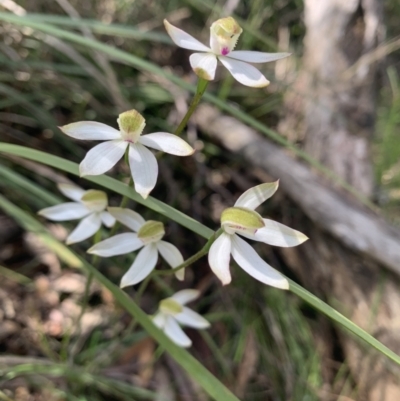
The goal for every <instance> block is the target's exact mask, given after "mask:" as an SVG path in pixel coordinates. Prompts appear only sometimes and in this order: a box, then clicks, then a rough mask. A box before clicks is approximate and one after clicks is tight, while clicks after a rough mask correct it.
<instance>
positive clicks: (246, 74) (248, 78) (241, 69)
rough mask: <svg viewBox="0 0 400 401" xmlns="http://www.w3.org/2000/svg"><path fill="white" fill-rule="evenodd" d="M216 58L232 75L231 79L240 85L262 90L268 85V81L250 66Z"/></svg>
mask: <svg viewBox="0 0 400 401" xmlns="http://www.w3.org/2000/svg"><path fill="white" fill-rule="evenodd" d="M218 58H219V60H220V61H221V63H222V64H223V65H224V66H225V67H226V68H227V69H228V71H229V72H230V73H231V74H232V76H233V78H235V79H236V80H237V81H238V82H240V83H241V84H242V85H246V86H251V87H253V88H263V87H264V86H268V85H269V81H268V79H267V78H265V77H264V75H263V74H261V72H260V71H258V70H257V68H255V67H253V66H252V65H250V64H247V63H244V62H243V61H238V60H234V59H230V58H228V57H224V56H219V57H218Z"/></svg>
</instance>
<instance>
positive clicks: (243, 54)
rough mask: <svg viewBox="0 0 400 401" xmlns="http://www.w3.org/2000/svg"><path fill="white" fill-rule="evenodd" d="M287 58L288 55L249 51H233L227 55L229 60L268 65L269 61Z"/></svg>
mask: <svg viewBox="0 0 400 401" xmlns="http://www.w3.org/2000/svg"><path fill="white" fill-rule="evenodd" d="M289 56H290V53H263V52H254V51H249V50H235V51H233V52H230V53H229V55H228V57H230V58H234V59H236V60H241V61H246V62H248V63H269V62H270V61H276V60H280V59H282V58H286V57H289Z"/></svg>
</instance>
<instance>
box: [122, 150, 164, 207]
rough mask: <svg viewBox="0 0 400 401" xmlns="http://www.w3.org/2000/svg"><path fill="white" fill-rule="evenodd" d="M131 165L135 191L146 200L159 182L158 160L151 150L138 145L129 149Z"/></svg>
mask: <svg viewBox="0 0 400 401" xmlns="http://www.w3.org/2000/svg"><path fill="white" fill-rule="evenodd" d="M129 165H130V168H131V173H132V177H133V181H134V184H135V190H136V192H137V193H139V194H140V195H142V197H143V198H144V199H146V198H147V197H148V196H149V193H150V192H151V190H152V189H153V188H154V187H155V185H156V182H157V175H158V164H157V159H156V158H155V156H154V155H153V153H151V152H150V150H148V149H146V148H145V147H144V146H143V145H141V144H140V143H136V144H132V145H130V147H129Z"/></svg>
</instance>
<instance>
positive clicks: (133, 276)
mask: <svg viewBox="0 0 400 401" xmlns="http://www.w3.org/2000/svg"><path fill="white" fill-rule="evenodd" d="M157 259H158V252H157V248H156V247H155V246H154V244H149V245H146V246H145V247H144V248H143V249H142V250H141V251H140V252H139V253H138V254H137V256H136V259H135V261H134V262H133V264H132V266H131V267H130V268H129V270H128V271H127V272H126V273H125V274H124V276H123V277H122V279H121V283H120V287H121V288H124V287H127V286H128V285H135V284H137V283H140V282H141V281H142V280H143V279H145V278H146V277H147V276H148V275H149V274H150V273H151V271H152V270H153V269H154V268H155V267H156V264H157Z"/></svg>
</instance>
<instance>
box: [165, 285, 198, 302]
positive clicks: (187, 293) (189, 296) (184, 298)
mask: <svg viewBox="0 0 400 401" xmlns="http://www.w3.org/2000/svg"><path fill="white" fill-rule="evenodd" d="M199 296H200V291H199V290H192V289H189V290H181V291H178V292H176V293H175V294H174V295H172V297H171V298H172V299H174V300H175V301H176V302H178V303H180V304H181V305H186V304H188V303H189V302H192V301H194V300H195V299H197V298H198V297H199Z"/></svg>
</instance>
